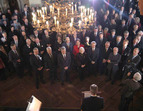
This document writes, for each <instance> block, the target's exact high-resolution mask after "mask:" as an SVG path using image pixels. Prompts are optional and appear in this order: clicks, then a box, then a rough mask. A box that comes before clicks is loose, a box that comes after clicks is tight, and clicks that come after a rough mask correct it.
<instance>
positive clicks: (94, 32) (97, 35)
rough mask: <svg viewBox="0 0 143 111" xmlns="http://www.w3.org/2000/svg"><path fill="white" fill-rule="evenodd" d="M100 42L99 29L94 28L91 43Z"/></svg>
mask: <svg viewBox="0 0 143 111" xmlns="http://www.w3.org/2000/svg"><path fill="white" fill-rule="evenodd" d="M98 40H99V33H98V27H95V28H94V31H93V32H91V33H90V42H92V41H96V42H97V41H98Z"/></svg>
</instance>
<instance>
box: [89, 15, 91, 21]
mask: <svg viewBox="0 0 143 111" xmlns="http://www.w3.org/2000/svg"><path fill="white" fill-rule="evenodd" d="M89 23H91V15H89Z"/></svg>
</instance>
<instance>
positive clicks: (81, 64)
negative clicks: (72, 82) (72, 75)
mask: <svg viewBox="0 0 143 111" xmlns="http://www.w3.org/2000/svg"><path fill="white" fill-rule="evenodd" d="M76 60H77V66H78V70H79V77H80V80H81V81H82V80H83V79H84V77H85V73H86V66H87V55H86V54H85V49H84V48H83V47H80V48H79V53H78V54H77V55H76Z"/></svg>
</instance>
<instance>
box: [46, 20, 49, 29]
mask: <svg viewBox="0 0 143 111" xmlns="http://www.w3.org/2000/svg"><path fill="white" fill-rule="evenodd" d="M46 24H47V29H49V22H48V21H46Z"/></svg>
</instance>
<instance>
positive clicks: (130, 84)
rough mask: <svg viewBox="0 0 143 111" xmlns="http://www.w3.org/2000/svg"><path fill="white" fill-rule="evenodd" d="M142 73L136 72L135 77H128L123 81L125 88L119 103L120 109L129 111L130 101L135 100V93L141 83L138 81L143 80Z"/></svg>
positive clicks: (120, 110)
mask: <svg viewBox="0 0 143 111" xmlns="http://www.w3.org/2000/svg"><path fill="white" fill-rule="evenodd" d="M141 78H142V77H141V74H140V73H139V72H137V73H135V74H134V76H133V79H127V80H125V81H123V83H122V84H123V88H122V90H121V100H120V105H119V111H128V107H129V105H130V102H131V101H132V100H133V95H134V93H135V91H137V90H138V89H139V88H140V87H141V85H140V83H139V82H138V81H140V80H141Z"/></svg>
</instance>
